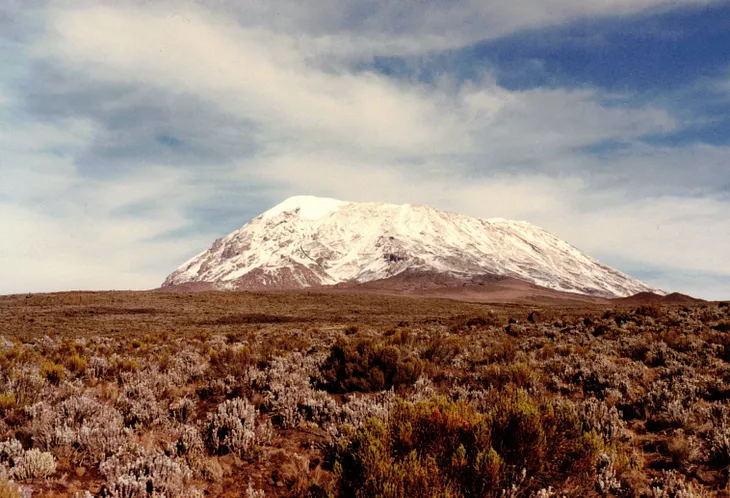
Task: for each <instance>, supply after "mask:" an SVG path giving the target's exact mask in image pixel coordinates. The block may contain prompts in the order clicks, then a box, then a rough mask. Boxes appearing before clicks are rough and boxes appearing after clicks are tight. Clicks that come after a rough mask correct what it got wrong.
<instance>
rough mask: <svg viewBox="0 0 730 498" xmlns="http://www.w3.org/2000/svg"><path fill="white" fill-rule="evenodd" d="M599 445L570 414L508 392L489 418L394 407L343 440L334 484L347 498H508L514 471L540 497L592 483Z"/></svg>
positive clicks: (441, 408) (429, 407)
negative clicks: (575, 483) (569, 482)
mask: <svg viewBox="0 0 730 498" xmlns="http://www.w3.org/2000/svg"><path fill="white" fill-rule="evenodd" d="M599 447H600V443H599V442H598V441H597V440H596V439H595V437H593V436H592V435H591V434H586V433H584V432H582V430H581V429H580V424H579V423H578V420H577V418H576V416H575V413H574V412H573V411H571V410H568V409H564V408H563V407H560V406H554V405H551V404H545V403H538V402H536V401H535V400H533V399H531V398H530V397H529V396H528V395H527V394H526V393H525V392H523V391H512V392H506V393H504V394H503V395H502V396H499V397H498V398H496V399H495V400H494V404H493V405H492V406H491V408H490V409H489V410H488V411H486V412H485V413H480V412H478V411H477V410H476V409H475V408H474V406H473V405H471V404H468V403H465V402H460V401H457V402H454V401H448V400H446V399H443V398H436V399H433V400H430V401H426V402H418V403H407V402H403V401H400V402H398V403H396V405H395V406H394V407H393V409H392V410H391V411H390V414H389V416H388V417H387V418H386V419H384V420H383V419H375V418H370V419H367V420H366V421H365V423H364V424H363V425H362V426H360V428H359V429H357V430H356V431H354V432H352V433H351V434H349V435H348V436H346V437H343V438H342V439H340V441H339V443H338V445H337V447H336V456H335V458H336V464H335V477H336V479H337V486H338V492H339V493H340V494H341V495H343V496H356V497H374V496H383V495H387V496H396V497H400V496H403V497H405V496H454V497H459V496H487V497H497V496H504V495H503V492H505V491H507V490H509V489H511V486H512V484H513V482H514V481H513V479H514V473H513V470H514V469H524V472H525V474H526V475H527V476H529V477H530V478H531V480H530V482H531V484H529V486H528V487H531V489H532V490H533V491H534V492H537V491H539V490H540V489H542V488H547V487H548V486H550V485H560V484H562V483H564V482H565V481H566V479H567V478H568V477H570V478H572V479H573V480H581V479H583V480H586V479H591V478H592V477H591V476H592V473H593V465H594V462H595V460H596V458H597V456H598V450H599Z"/></svg>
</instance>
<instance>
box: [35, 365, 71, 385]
mask: <svg viewBox="0 0 730 498" xmlns="http://www.w3.org/2000/svg"><path fill="white" fill-rule="evenodd" d="M40 373H41V377H43V378H45V379H46V380H47V381H48V382H50V383H51V384H53V385H55V386H57V385H58V384H59V383H60V382H61V381H62V380H63V379H64V378H65V377H66V370H65V369H64V368H63V365H59V364H58V363H53V362H52V361H44V362H43V364H42V365H41V372H40Z"/></svg>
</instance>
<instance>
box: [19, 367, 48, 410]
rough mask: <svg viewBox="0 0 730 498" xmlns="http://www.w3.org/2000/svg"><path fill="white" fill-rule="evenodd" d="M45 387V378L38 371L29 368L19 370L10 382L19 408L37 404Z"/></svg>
mask: <svg viewBox="0 0 730 498" xmlns="http://www.w3.org/2000/svg"><path fill="white" fill-rule="evenodd" d="M45 385H46V379H45V377H42V376H41V375H39V373H38V370H37V369H34V368H32V367H27V366H26V367H21V368H19V369H17V370H16V371H15V375H14V376H13V378H12V380H11V382H10V388H11V390H12V392H13V393H14V394H15V402H16V404H17V406H19V407H22V406H26V405H32V404H33V403H35V402H37V401H38V399H39V398H40V395H41V392H42V391H43V388H44V386H45Z"/></svg>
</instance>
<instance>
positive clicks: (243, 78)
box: [0, 0, 730, 292]
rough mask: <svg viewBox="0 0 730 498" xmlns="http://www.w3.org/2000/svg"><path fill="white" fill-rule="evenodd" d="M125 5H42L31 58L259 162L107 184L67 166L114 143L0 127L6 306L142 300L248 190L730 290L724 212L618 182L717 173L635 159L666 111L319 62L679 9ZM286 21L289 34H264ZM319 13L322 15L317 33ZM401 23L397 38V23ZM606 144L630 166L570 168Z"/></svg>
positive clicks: (56, 130) (121, 177) (657, 154)
mask: <svg viewBox="0 0 730 498" xmlns="http://www.w3.org/2000/svg"><path fill="white" fill-rule="evenodd" d="M132 3H135V4H136V6H135V7H130V6H126V7H121V6H119V4H118V3H117V2H114V3H111V2H108V3H107V5H106V6H102V7H87V5H88V4H86V3H84V2H67V3H66V4H65V5H63V8H61V7H59V5H61V4H54V7H53V9H52V10H51V11H50V14H49V16H48V22H49V25H48V28H49V31H48V33H47V36H46V37H45V38H44V39H43V40H40V41H39V42H38V43H37V44H36V45H35V46H34V52H33V54H34V56H35V57H37V58H38V59H39V60H44V61H50V62H51V63H55V64H59V65H60V66H61V67H63V68H64V69H65V70H66V71H68V74H72V75H74V77H76V78H78V81H82V82H84V84H88V85H93V84H94V83H99V82H103V83H107V84H110V85H111V84H114V85H120V86H125V85H126V86H129V87H131V88H142V89H145V88H150V87H151V88H154V89H155V90H156V91H155V93H154V95H159V94H160V93H161V92H162V94H165V93H167V94H170V95H175V96H184V97H190V98H192V99H195V100H196V101H201V102H203V103H204V104H205V105H208V106H210V108H211V109H214V110H217V112H218V113H220V114H221V115H225V116H229V115H230V116H234V117H235V118H236V119H239V120H241V121H246V122H251V123H252V126H251V130H253V131H249V130H247V133H250V135H252V136H246V137H242V140H243V139H244V138H245V139H247V140H251V141H252V142H254V143H255V145H256V147H252V149H255V150H254V151H253V152H252V153H251V154H252V156H253V157H249V158H241V159H240V160H239V161H237V162H236V163H235V164H234V165H232V166H230V165H227V164H207V165H205V164H204V167H207V168H212V167H215V175H216V177H215V178H208V179H206V180H207V181H206V182H205V184H202V183H200V182H199V181H198V178H199V177H200V176H202V175H201V173H196V172H195V169H194V168H193V167H191V166H190V165H186V164H178V165H176V167H175V168H173V167H171V166H161V165H156V164H155V163H152V164H144V166H143V167H141V168H139V169H137V170H132V169H130V171H128V172H126V173H124V174H121V173H116V174H114V175H110V174H101V173H102V171H103V169H102V168H103V167H105V166H106V165H104V164H99V165H98V168H99V171H98V172H94V171H91V172H86V173H84V172H81V171H79V170H78V167H77V158H78V157H79V155H80V154H82V153H83V152H84V151H85V150H87V149H88V148H89V147H90V144H92V143H94V142H95V140H97V139H98V137H99V135H100V134H101V133H102V131H104V132H105V133H104V137H105V138H106V139H109V140H113V139H114V137H115V133H116V132H117V130H116V129H115V130H112V131H111V132H110V131H109V130H101V129H100V127H102V126H104V123H103V122H102V121H101V120H102V119H103V116H102V117H101V118H99V119H100V121H99V122H94V121H91V120H88V119H72V120H67V121H63V122H58V123H48V124H44V125H32V126H30V125H28V126H20V127H15V126H9V125H8V123H11V122H12V121H9V120H7V119H6V120H5V121H0V150H1V151H3V153H4V156H3V158H0V168H3V175H4V182H3V184H2V185H0V219H3V220H8V221H7V222H6V224H7V231H6V233H7V234H9V236H8V237H7V238H5V239H4V240H2V241H0V264H4V265H10V266H12V269H11V270H10V273H8V278H7V279H6V280H5V282H4V283H2V284H0V285H2V286H0V292H11V291H15V292H19V291H26V290H61V289H68V288H70V287H77V288H81V287H83V288H108V287H116V288H123V287H136V288H140V287H142V288H145V287H153V286H156V285H158V284H159V283H160V282H161V280H162V279H163V278H164V275H165V274H166V273H167V272H168V271H170V270H171V266H174V265H176V264H179V263H181V262H182V261H183V260H184V259H186V258H187V256H190V255H191V251H192V252H195V251H196V250H198V249H201V248H203V247H205V246H206V245H207V244H208V243H210V242H211V241H212V238H213V236H212V235H210V234H206V233H203V232H202V231H201V232H200V233H198V235H195V236H189V237H183V238H181V239H180V240H178V241H169V240H166V239H165V238H164V237H159V236H160V235H161V234H164V233H169V232H171V231H175V230H176V229H181V228H185V227H187V226H188V224H189V223H190V220H189V219H188V218H187V215H186V209H187V208H189V207H190V206H191V205H192V204H193V203H195V202H203V201H206V199H208V198H209V197H212V196H213V195H215V193H216V190H215V187H216V186H218V187H222V186H231V185H233V186H240V187H241V188H245V187H247V186H249V185H255V186H256V188H257V189H259V192H260V193H261V192H263V193H264V194H268V195H269V197H270V199H271V200H272V202H276V201H277V200H281V199H282V198H284V197H286V196H287V195H294V194H302V193H314V194H320V195H329V196H334V197H340V198H343V199H349V200H361V201H366V200H382V201H389V202H410V203H422V204H429V205H434V206H436V207H440V208H444V209H450V210H454V211H459V212H464V213H467V214H470V215H474V216H480V217H505V218H516V219H526V220H528V221H531V222H533V223H536V224H538V225H541V226H543V227H545V228H547V229H550V230H552V231H553V232H554V233H556V235H558V236H561V237H564V238H565V239H566V240H568V241H569V242H571V243H572V244H574V245H576V246H578V247H579V248H581V249H583V250H585V251H586V252H588V253H589V254H596V255H601V256H602V255H605V256H606V258H608V260H607V261H605V262H607V263H610V262H611V261H614V260H615V261H626V260H627V259H632V260H633V261H638V262H640V263H644V264H646V265H649V266H651V265H655V266H662V267H666V268H676V269H681V270H682V271H716V272H718V273H721V274H726V275H730V261H727V260H725V259H724V254H726V253H728V252H729V251H728V250H730V247H729V246H728V243H729V242H730V233H728V228H727V227H726V226H725V225H726V223H725V224H723V217H722V214H723V213H727V212H730V205H728V203H727V202H724V201H721V200H713V199H681V198H679V197H673V196H670V195H669V193H666V192H664V194H665V195H663V196H661V197H660V198H658V199H657V198H654V199H642V198H631V197H630V193H631V192H634V191H635V190H633V189H635V187H636V186H635V185H633V186H631V189H629V188H627V187H626V185H621V182H620V181H618V180H621V179H625V178H631V177H632V176H631V174H630V172H631V170H632V168H636V170H637V172H638V171H653V172H655V174H657V175H662V177H665V176H669V173H668V172H667V173H666V175H663V174H662V171H661V165H662V164H663V162H670V163H671V164H672V167H671V171H672V173H671V174H672V175H676V174H677V173H676V172H677V171H681V167H680V166H681V163H682V161H694V162H695V164H701V165H704V166H703V167H706V168H707V172H708V173H711V172H712V171H714V170H715V168H717V167H719V166H720V165H723V164H726V159H727V150H725V149H723V148H708V147H700V146H697V147H695V148H692V149H687V150H686V151H684V152H682V153H676V151H674V150H673V149H662V148H660V147H648V146H639V145H636V143H635V142H636V139H637V138H638V137H641V136H643V135H646V134H650V133H662V132H666V131H669V130H674V129H676V128H677V127H678V126H679V124H678V123H677V122H676V121H675V119H674V118H673V117H672V116H671V115H669V114H668V113H667V112H666V111H663V110H661V109H655V108H650V107H645V108H631V107H619V106H610V105H604V104H602V103H601V95H598V94H597V93H596V92H591V91H587V90H581V91H568V90H564V89H549V90H548V89H536V90H530V91H524V92H517V91H508V90H506V89H504V88H501V87H499V86H498V85H497V84H496V83H495V82H494V80H492V79H491V78H490V77H489V75H484V77H483V79H481V80H479V81H474V82H469V83H466V84H459V83H456V82H454V81H449V79H448V77H444V78H443V79H442V81H440V82H439V84H437V85H434V86H429V85H425V84H422V83H419V82H415V81H404V80H394V79H390V78H388V77H387V76H383V75H379V74H375V73H369V72H354V71H351V70H349V69H348V66H347V65H341V64H340V62H341V61H340V60H338V59H337V58H336V57H335V58H334V59H332V57H333V56H337V55H344V56H347V57H355V58H359V57H367V56H368V55H371V54H373V53H399V52H404V51H405V52H419V51H423V50H429V49H432V48H443V47H446V46H458V45H459V44H461V43H465V41H467V40H472V39H475V38H474V37H475V36H477V35H478V36H494V35H496V34H500V33H504V32H507V31H510V30H515V29H519V28H523V27H525V26H540V25H545V24H549V23H555V22H561V21H564V20H566V19H574V18H577V17H581V16H589V15H603V14H617V13H630V12H636V11H639V10H642V9H647V8H665V7H666V8H669V7H670V6H674V5H676V2H666V1H663V0H641V1H638V2H636V1H632V2H629V1H608V0H607V1H597V2H583V3H580V2H568V1H548V2H545V1H540V2H538V1H537V0H531V1H529V2H524V3H522V4H521V5H519V6H515V4H509V3H504V2H503V3H496V2H490V3H481V2H473V3H470V2H462V3H458V2H439V3H435V4H432V5H431V6H430V7H427V8H425V9H421V10H420V11H419V12H418V13H416V14H415V18H413V19H411V18H409V17H407V16H405V17H404V16H403V12H402V9H403V7H402V5H404V4H403V3H402V2H375V3H374V4H372V9H371V8H370V5H365V6H359V7H357V6H355V4H354V3H353V2H350V1H349V0H347V1H346V2H344V3H343V4H340V3H339V2H338V3H334V2H333V1H332V0H318V1H315V2H301V3H296V4H292V3H291V2H286V3H285V4H282V3H281V2H278V1H271V2H259V3H255V4H251V5H248V7H250V8H249V9H247V10H246V11H245V12H243V11H240V10H238V8H237V7H236V6H235V5H234V4H233V3H231V4H226V3H224V2H217V3H216V5H217V7H216V9H217V10H216V11H214V12H209V11H206V10H204V9H202V8H198V7H194V6H192V4H190V3H188V4H186V5H185V6H183V4H182V3H176V4H175V5H176V6H177V7H176V9H175V11H174V14H170V10H169V5H170V4H164V3H159V4H154V5H150V4H149V3H148V2H141V1H140V2H132ZM284 5H285V6H286V7H287V9H285V10H284V15H283V16H280V17H276V16H274V15H273V12H275V11H276V10H277V9H282V8H283V6H284ZM327 5H329V6H330V10H327V11H326V12H327V13H326V14H325V15H319V16H318V15H312V12H313V10H312V9H314V11H315V12H316V11H317V8H319V9H320V10H321V9H323V8H324V7H325V6H327ZM358 5H361V4H360V3H358ZM313 6H314V7H313ZM348 9H362V10H364V11H366V12H364V13H361V16H360V17H358V19H357V21H354V20H348V18H347V16H346V15H344V14H343V13H344V12H347V11H348ZM226 13H229V14H230V16H226V15H225V14H226ZM236 16H238V17H236ZM363 16H364V17H363ZM400 18H403V19H404V20H403V21H402V22H404V23H406V25H405V26H404V27H403V29H402V30H401V29H399V28H397V24H396V22H395V21H391V19H400ZM348 22H351V23H354V25H352V26H348V25H347V24H348ZM479 23H483V25H484V29H483V30H481V31H480V30H479V29H477V28H478V27H479ZM350 28H351V29H350ZM73 83H74V80H70V81H69V83H67V85H73ZM2 95H3V91H2V87H0V98H2ZM135 96H136V97H138V96H139V98H140V99H142V98H143V97H144V92H138V93H137V94H135ZM59 98H61V99H62V98H63V94H61V95H59ZM135 103H136V105H145V103H144V102H142V103H140V102H137V101H135ZM100 104H101V103H100ZM107 105H109V104H107ZM116 105H122V104H118V103H117V104H116ZM146 105H149V106H155V105H161V104H159V103H158V102H153V101H150V102H148V103H146ZM151 114H152V115H154V116H157V114H155V113H151ZM3 122H4V123H6V124H5V125H3V124H2V123H3ZM154 124H156V123H153V125H154ZM175 125H176V127H179V128H180V129H183V128H184V127H185V123H175ZM196 126H201V125H200V123H196ZM155 129H156V128H155V126H150V130H153V131H154V130H155ZM125 131H128V130H124V129H122V130H119V133H123V132H125ZM134 131H139V130H134ZM148 131H149V130H147V129H146V128H145V133H147V132H148ZM231 133H232V132H231V130H226V136H229V135H230V134H231ZM190 135H191V136H193V138H194V135H195V134H194V133H190ZM132 136H133V137H134V136H135V135H134V134H132ZM604 141H618V142H625V143H628V144H630V147H628V148H627V152H626V155H625V156H623V157H622V156H619V157H618V158H612V159H610V160H609V159H597V158H595V157H591V156H587V155H585V154H582V153H580V152H578V151H577V150H578V149H580V148H582V147H585V146H590V145H594V144H597V143H601V142H604ZM135 161H137V162H144V161H145V158H144V157H140V158H137V159H135ZM632 161H636V163H635V164H634V163H632ZM589 169H590V170H591V171H592V172H593V173H591V174H587V173H586V172H587V171H588V170H589ZM208 171H210V169H209V170H208ZM595 172H601V175H599V176H600V177H601V178H602V179H609V180H610V179H613V180H616V182H615V183H616V184H617V185H618V187H616V189H618V190H605V189H603V190H602V189H597V190H596V189H595V184H594V183H592V181H593V179H594V173H595ZM626 172H629V174H626ZM688 175H690V173H688ZM639 176H640V175H638V174H637V177H639ZM110 177H112V178H115V179H110ZM612 177H614V178H612ZM609 180H606V183H607V184H608V183H609ZM642 181H647V180H644V179H642ZM262 185H263V187H261V186H262ZM261 188H263V189H264V190H263V191H262V190H260V189H261ZM654 194H656V192H654ZM245 221H247V220H245V219H242V220H241V223H243V222H245ZM657 227H659V228H658V229H657ZM201 230H202V229H201ZM218 235H222V234H218ZM12 262H14V263H13V264H11V263H12ZM670 290H672V289H670Z"/></svg>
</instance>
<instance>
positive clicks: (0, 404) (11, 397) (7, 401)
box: [0, 393, 16, 416]
mask: <svg viewBox="0 0 730 498" xmlns="http://www.w3.org/2000/svg"><path fill="white" fill-rule="evenodd" d="M15 401H16V398H15V393H2V394H0V416H5V414H6V413H7V412H9V411H10V410H12V409H13V408H14V407H15Z"/></svg>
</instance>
